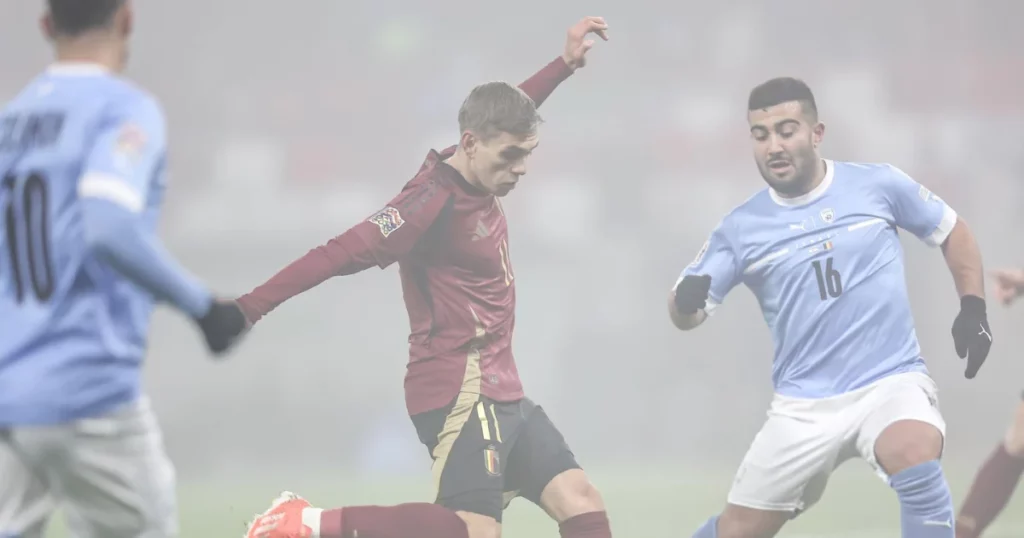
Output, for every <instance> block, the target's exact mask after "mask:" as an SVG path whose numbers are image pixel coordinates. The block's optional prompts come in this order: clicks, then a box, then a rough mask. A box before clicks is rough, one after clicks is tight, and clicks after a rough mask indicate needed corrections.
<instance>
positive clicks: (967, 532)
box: [956, 443, 1024, 538]
mask: <svg viewBox="0 0 1024 538" xmlns="http://www.w3.org/2000/svg"><path fill="white" fill-rule="evenodd" d="M1022 473H1024V458H1021V457H1014V456H1011V455H1010V454H1009V453H1007V452H1006V447H1005V446H1003V444H1002V443H999V446H998V447H996V450H995V451H994V452H993V453H992V455H991V456H989V457H988V460H986V461H985V464H984V465H982V466H981V469H980V470H978V475H977V476H976V477H974V483H973V484H971V490H970V492H969V493H968V494H967V500H966V501H964V505H963V507H962V508H961V509H960V515H959V516H957V518H956V536H957V538H978V537H979V536H981V533H983V532H985V529H986V528H987V527H988V526H989V524H991V523H992V521H993V520H995V518H996V516H998V515H999V513H1000V512H1002V511H1003V508H1005V507H1006V504H1007V503H1008V502H1009V501H1010V497H1012V496H1013V490H1014V489H1015V488H1016V487H1017V482H1019V481H1020V477H1021V474H1022Z"/></svg>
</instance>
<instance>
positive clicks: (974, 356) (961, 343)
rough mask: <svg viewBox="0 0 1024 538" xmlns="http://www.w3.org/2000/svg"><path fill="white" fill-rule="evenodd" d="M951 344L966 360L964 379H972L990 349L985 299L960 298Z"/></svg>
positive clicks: (966, 296)
mask: <svg viewBox="0 0 1024 538" xmlns="http://www.w3.org/2000/svg"><path fill="white" fill-rule="evenodd" d="M953 343H954V344H955V345H956V354H957V355H959V356H960V358H961V359H967V370H966V371H965V372H964V377H966V378H967V379H974V376H976V375H978V370H980V369H981V365H982V364H984V363H985V359H986V358H988V350H989V349H990V348H991V347H992V330H991V329H989V327H988V317H987V316H986V315H985V299H982V298H981V297H978V296H976V295H964V296H963V297H961V298H960V313H959V314H957V316H956V320H954V321H953Z"/></svg>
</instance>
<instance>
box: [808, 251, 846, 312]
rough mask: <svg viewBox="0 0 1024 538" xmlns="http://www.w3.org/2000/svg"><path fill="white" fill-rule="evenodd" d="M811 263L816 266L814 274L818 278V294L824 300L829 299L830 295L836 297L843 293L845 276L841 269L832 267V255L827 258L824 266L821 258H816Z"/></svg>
mask: <svg viewBox="0 0 1024 538" xmlns="http://www.w3.org/2000/svg"><path fill="white" fill-rule="evenodd" d="M811 265H813V266H814V276H815V277H816V278H817V280H818V295H820V296H821V300H822V301H826V300H828V298H829V297H831V298H833V299H835V298H836V297H839V296H840V295H842V294H843V278H842V276H840V274H839V271H836V270H835V269H833V268H832V258H831V257H828V258H825V264H824V266H822V263H821V260H814V261H813V262H811Z"/></svg>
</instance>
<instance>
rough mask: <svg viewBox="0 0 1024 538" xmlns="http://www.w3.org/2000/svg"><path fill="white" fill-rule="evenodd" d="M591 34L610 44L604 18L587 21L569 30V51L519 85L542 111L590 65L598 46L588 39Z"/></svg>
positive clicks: (566, 44)
mask: <svg viewBox="0 0 1024 538" xmlns="http://www.w3.org/2000/svg"><path fill="white" fill-rule="evenodd" d="M591 33H593V34H596V35H597V36H598V37H600V38H601V39H603V40H605V41H607V40H608V25H607V24H605V22H604V19H603V18H601V17H585V18H584V19H583V20H581V21H580V22H578V23H576V24H575V25H573V26H572V28H569V31H568V33H567V35H566V39H565V51H563V52H562V55H561V56H559V57H558V58H555V59H554V60H553V61H552V62H551V63H549V64H548V65H546V66H544V68H543V69H541V70H540V71H537V72H536V73H535V74H534V75H533V76H532V77H530V78H528V79H526V80H525V81H524V82H523V83H522V84H520V85H519V89H521V90H523V92H525V93H526V95H529V96H530V99H533V102H534V103H535V104H536V105H537V106H538V107H539V106H540V105H541V104H542V103H544V101H545V100H547V98H548V97H549V96H550V95H551V92H553V91H555V88H557V87H558V85H559V84H561V83H562V82H563V81H564V80H565V79H567V78H569V76H570V75H572V74H573V72H575V71H576V70H577V69H579V68H581V67H583V66H585V65H586V63H587V51H589V50H590V48H591V47H593V46H594V42H593V41H592V40H590V39H587V36H588V35H589V34H591Z"/></svg>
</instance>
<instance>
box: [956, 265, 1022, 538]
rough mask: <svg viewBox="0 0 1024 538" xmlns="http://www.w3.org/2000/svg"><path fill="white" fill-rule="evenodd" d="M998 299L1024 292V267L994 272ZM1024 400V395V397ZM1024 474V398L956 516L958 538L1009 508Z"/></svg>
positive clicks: (971, 535)
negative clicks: (1008, 504)
mask: <svg viewBox="0 0 1024 538" xmlns="http://www.w3.org/2000/svg"><path fill="white" fill-rule="evenodd" d="M992 276H993V277H994V280H995V283H996V298H997V299H999V301H1000V302H1002V303H1003V304H1004V305H1006V306H1009V305H1011V304H1013V302H1014V301H1016V300H1017V298H1018V297H1020V296H1021V295H1022V294H1024V270H1022V269H1001V270H998V271H995V272H994V273H993V275H992ZM1021 398H1022V399H1024V395H1022V396H1021ZM1022 474H1024V401H1022V402H1021V403H1020V404H1018V405H1017V411H1016V413H1015V414H1014V417H1013V421H1012V422H1011V423H1010V427H1009V429H1007V430H1006V436H1005V437H1004V438H1003V440H1002V441H1001V442H1000V443H999V445H998V446H996V448H995V450H994V451H993V452H992V455H990V456H989V457H988V459H987V460H985V463H984V464H982V466H981V469H979V470H978V475H977V476H976V477H975V478H974V483H973V484H971V489H970V492H969V493H968V494H967V499H966V500H965V501H964V504H963V507H961V508H960V514H959V515H957V518H956V538H979V537H980V536H981V535H982V533H984V532H985V529H986V528H988V526H989V525H990V524H991V523H992V522H993V521H995V519H996V517H997V516H998V515H999V513H1000V512H1002V511H1003V509H1004V508H1006V505H1007V503H1009V502H1010V498H1011V497H1013V492H1014V490H1015V489H1017V484H1018V483H1019V482H1020V477H1021V475H1022Z"/></svg>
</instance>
